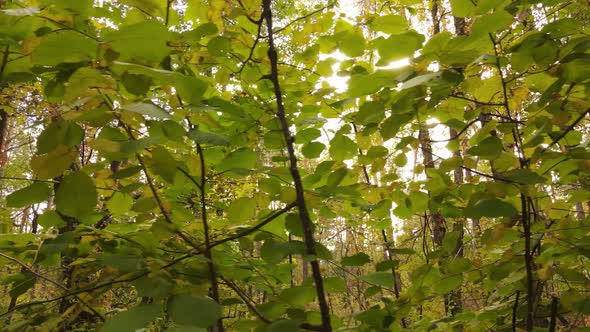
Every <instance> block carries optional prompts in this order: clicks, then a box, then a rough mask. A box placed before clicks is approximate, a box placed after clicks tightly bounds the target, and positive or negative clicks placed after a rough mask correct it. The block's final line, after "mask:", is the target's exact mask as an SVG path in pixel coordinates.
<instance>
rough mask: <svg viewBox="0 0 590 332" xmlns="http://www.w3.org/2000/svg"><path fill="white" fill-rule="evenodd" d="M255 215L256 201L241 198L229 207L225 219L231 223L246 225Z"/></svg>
mask: <svg viewBox="0 0 590 332" xmlns="http://www.w3.org/2000/svg"><path fill="white" fill-rule="evenodd" d="M255 215H256V201H255V200H254V199H253V198H248V197H241V198H238V199H236V200H234V201H233V202H231V204H230V205H229V208H228V209H227V218H228V219H229V221H230V222H233V223H246V222H247V221H249V220H250V219H252V218H254V216H255Z"/></svg>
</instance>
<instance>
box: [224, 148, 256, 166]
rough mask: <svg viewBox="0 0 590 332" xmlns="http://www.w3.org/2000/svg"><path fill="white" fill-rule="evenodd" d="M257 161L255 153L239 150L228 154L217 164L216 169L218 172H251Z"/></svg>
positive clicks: (248, 150) (245, 149)
mask: <svg viewBox="0 0 590 332" xmlns="http://www.w3.org/2000/svg"><path fill="white" fill-rule="evenodd" d="M257 161H258V155H257V154H256V152H254V151H252V150H250V149H248V148H241V149H238V150H235V151H233V152H231V153H230V154H228V155H227V156H226V157H225V158H224V159H223V160H222V161H221V163H219V165H218V168H219V170H220V171H228V170H234V171H235V170H238V171H239V170H252V169H255V168H256V164H257Z"/></svg>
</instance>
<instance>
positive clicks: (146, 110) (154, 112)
mask: <svg viewBox="0 0 590 332" xmlns="http://www.w3.org/2000/svg"><path fill="white" fill-rule="evenodd" d="M121 108H122V109H124V110H126V111H130V112H134V113H139V114H142V115H147V116H149V117H152V118H155V119H170V118H171V116H170V114H168V113H167V112H166V111H164V110H163V109H161V108H160V107H158V106H156V105H154V104H146V103H137V104H127V105H123V106H121Z"/></svg>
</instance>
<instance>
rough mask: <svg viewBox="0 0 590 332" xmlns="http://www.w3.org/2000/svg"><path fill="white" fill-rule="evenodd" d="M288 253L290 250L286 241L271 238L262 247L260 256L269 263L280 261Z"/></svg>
mask: <svg viewBox="0 0 590 332" xmlns="http://www.w3.org/2000/svg"><path fill="white" fill-rule="evenodd" d="M288 255H289V250H288V248H287V247H286V246H285V244H284V242H279V241H275V240H272V239H269V240H266V241H264V244H263V245H262V247H260V257H261V258H262V259H263V260H264V261H266V262H267V263H269V264H277V263H280V262H281V261H282V260H283V259H284V258H285V257H287V256H288Z"/></svg>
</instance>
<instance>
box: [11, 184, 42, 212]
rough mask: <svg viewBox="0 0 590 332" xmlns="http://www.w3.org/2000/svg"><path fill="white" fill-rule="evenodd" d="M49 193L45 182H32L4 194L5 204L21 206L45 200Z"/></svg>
mask: <svg viewBox="0 0 590 332" xmlns="http://www.w3.org/2000/svg"><path fill="white" fill-rule="evenodd" d="M50 194H51V188H49V186H48V185H47V184H46V183H43V182H34V183H33V184H31V185H29V186H27V187H24V188H22V189H20V190H17V191H15V192H13V193H12V194H10V195H8V196H6V206H8V207H13V208H21V207H25V206H29V205H31V204H34V203H39V202H43V201H45V200H47V198H49V195H50Z"/></svg>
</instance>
